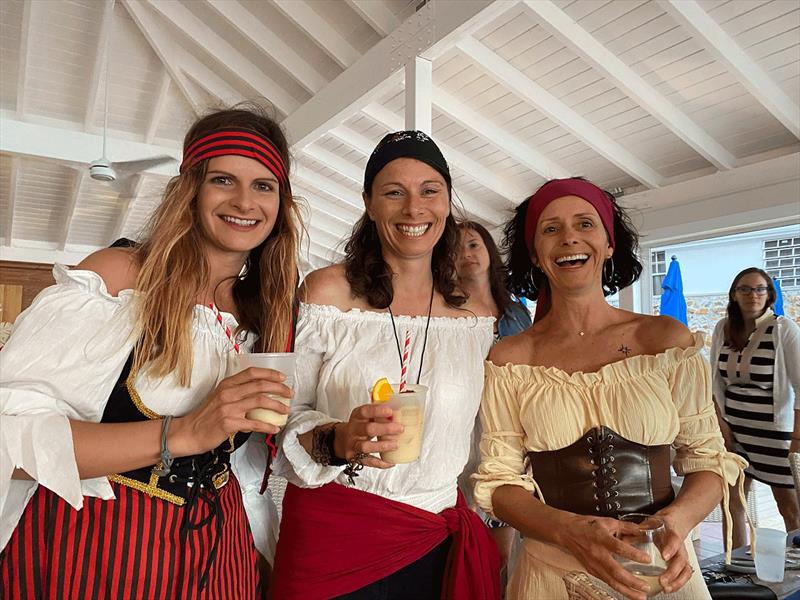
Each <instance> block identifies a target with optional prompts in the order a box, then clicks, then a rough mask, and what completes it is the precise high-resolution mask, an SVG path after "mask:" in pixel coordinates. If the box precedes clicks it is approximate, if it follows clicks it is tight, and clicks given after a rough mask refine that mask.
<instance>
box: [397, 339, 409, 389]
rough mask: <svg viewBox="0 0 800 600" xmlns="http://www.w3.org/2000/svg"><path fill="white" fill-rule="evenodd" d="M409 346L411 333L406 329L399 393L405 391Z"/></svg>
mask: <svg viewBox="0 0 800 600" xmlns="http://www.w3.org/2000/svg"><path fill="white" fill-rule="evenodd" d="M410 346H411V332H410V331H409V330H408V329H406V339H405V342H403V366H402V367H401V368H400V389H399V390H398V391H399V393H401V394H402V393H403V392H405V391H406V379H408V355H409V348H410Z"/></svg>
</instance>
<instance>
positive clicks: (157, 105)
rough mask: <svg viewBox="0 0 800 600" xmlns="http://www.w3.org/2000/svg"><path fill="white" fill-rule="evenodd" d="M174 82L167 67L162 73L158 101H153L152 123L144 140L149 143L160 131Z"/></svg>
mask: <svg viewBox="0 0 800 600" xmlns="http://www.w3.org/2000/svg"><path fill="white" fill-rule="evenodd" d="M171 84H172V78H171V77H170V76H169V71H167V70H166V69H164V70H163V72H162V73H161V84H160V85H159V86H158V95H157V96H156V101H155V102H154V103H153V108H152V110H151V111H150V123H149V124H148V126H147V132H146V133H145V135H144V141H145V143H147V144H152V143H153V140H154V139H155V137H156V132H157V131H158V125H159V124H160V123H161V117H163V116H164V110H165V109H166V106H167V99H168V98H169V86H170V85H171Z"/></svg>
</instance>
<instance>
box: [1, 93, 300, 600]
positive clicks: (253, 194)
mask: <svg viewBox="0 0 800 600" xmlns="http://www.w3.org/2000/svg"><path fill="white" fill-rule="evenodd" d="M288 177H289V152H288V144H287V142H286V139H285V137H284V135H283V132H282V131H281V128H280V126H279V125H278V124H277V123H276V122H275V121H274V120H273V119H272V118H270V117H269V116H267V114H266V112H265V111H264V110H263V109H261V108H260V107H258V106H255V105H254V106H247V105H244V106H242V107H238V108H234V109H230V110H221V111H217V112H213V113H211V114H209V115H207V116H205V117H202V118H201V119H199V120H198V121H196V122H195V123H194V124H193V125H192V127H191V128H190V130H189V132H188V133H187V134H186V137H185V140H184V143H183V161H182V164H181V167H180V174H179V175H178V176H177V177H175V178H173V179H172V180H171V181H170V182H169V184H168V185H167V189H166V192H165V194H164V199H163V201H162V203H161V204H160V206H159V207H158V208H157V209H156V211H155V213H154V215H153V217H152V220H151V222H150V225H149V228H148V231H147V232H146V235H145V237H144V239H143V240H142V242H141V243H140V244H138V245H137V246H135V247H132V248H131V247H129V248H125V247H114V248H107V249H105V250H101V251H99V252H96V253H94V254H92V255H90V256H89V257H87V258H86V259H84V260H83V261H82V262H81V263H80V264H79V265H78V266H77V267H76V268H74V269H72V270H68V269H67V268H65V267H62V266H60V265H56V267H55V268H54V270H53V271H54V275H55V279H56V285H54V286H52V287H50V288H48V289H46V290H44V291H43V292H42V293H41V294H39V296H37V298H36V299H35V300H34V302H33V304H32V305H31V307H30V308H29V309H27V310H26V311H25V312H24V313H22V314H21V315H20V316H19V318H18V319H17V322H16V325H15V328H14V332H13V333H12V335H11V338H10V339H9V341H8V343H7V344H6V345H5V347H4V348H3V350H2V352H0V414H1V415H2V420H0V467H1V470H0V506H2V507H3V520H2V522H1V523H0V548H2V553H1V554H0V597H3V598H23V599H24V598H43V597H47V598H59V599H60V600H64V599H67V600H71V599H74V600H86V599H90V598H91V599H94V598H103V599H120V600H122V599H128V598H181V599H201V598H202V599H203V600H231V599H241V600H249V599H256V598H259V597H261V596H262V594H263V587H262V583H261V573H260V569H259V566H262V567H263V566H264V564H263V563H264V561H263V559H262V560H261V565H259V553H260V554H261V555H262V556H265V557H267V559H270V558H271V556H272V552H273V548H274V544H275V538H276V535H277V532H276V528H277V511H276V509H275V506H274V505H273V504H272V501H271V498H270V497H269V496H262V495H260V494H259V488H260V483H261V480H262V478H263V476H264V469H265V467H266V460H267V454H266V453H267V448H266V446H265V444H264V439H263V435H262V436H261V438H260V439H252V440H249V437H250V432H257V433H260V434H275V433H276V432H277V431H278V428H277V427H275V426H273V425H268V424H264V423H261V422H260V421H253V420H250V419H248V418H246V416H245V415H246V413H247V411H248V410H250V409H253V408H257V407H261V408H267V409H271V410H273V411H277V412H279V413H284V414H285V413H286V412H287V408H286V406H285V405H284V404H283V403H282V402H280V401H278V400H273V399H270V398H269V396H267V394H273V395H278V396H284V397H286V398H289V397H291V391H290V390H289V388H287V387H286V386H285V385H284V384H283V383H282V382H283V381H284V380H285V377H284V376H283V375H282V374H281V373H278V372H276V371H272V370H268V369H247V370H245V371H242V372H240V373H237V374H235V375H231V376H229V374H230V373H231V372H232V370H233V369H231V366H232V365H233V360H232V359H233V358H234V356H233V355H234V354H235V352H236V351H237V350H239V349H241V350H245V351H250V350H252V351H257V352H266V351H282V350H284V349H285V347H286V345H287V340H289V339H290V334H291V330H292V311H293V302H294V300H295V297H296V286H297V279H296V277H297V271H296V259H295V257H296V255H297V250H298V240H297V236H298V233H297V232H298V227H299V225H300V223H299V220H298V215H297V212H296V207H295V202H294V199H293V197H292V192H291V187H290V185H289V178H288ZM123 245H124V244H123ZM253 437H254V438H256V437H258V436H253ZM251 529H252V532H251ZM253 533H255V540H254V537H253Z"/></svg>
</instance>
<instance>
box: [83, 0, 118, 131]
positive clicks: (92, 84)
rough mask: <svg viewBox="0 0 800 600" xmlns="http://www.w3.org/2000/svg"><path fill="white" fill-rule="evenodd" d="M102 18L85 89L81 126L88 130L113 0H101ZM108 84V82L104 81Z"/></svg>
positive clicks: (106, 47) (109, 26)
mask: <svg viewBox="0 0 800 600" xmlns="http://www.w3.org/2000/svg"><path fill="white" fill-rule="evenodd" d="M101 12H102V19H101V21H100V22H101V25H100V34H99V35H98V36H97V51H96V52H95V55H94V65H93V66H92V73H91V75H90V76H89V87H88V89H87V90H86V112H85V114H84V117H83V128H84V129H85V130H86V131H89V128H90V127H91V126H92V121H93V117H94V108H95V106H96V105H97V94H98V93H99V91H100V79H101V76H102V74H103V66H104V65H105V62H106V53H107V51H108V42H107V40H108V36H109V35H111V28H112V23H113V22H114V0H103V7H102V9H101ZM106 85H108V82H106Z"/></svg>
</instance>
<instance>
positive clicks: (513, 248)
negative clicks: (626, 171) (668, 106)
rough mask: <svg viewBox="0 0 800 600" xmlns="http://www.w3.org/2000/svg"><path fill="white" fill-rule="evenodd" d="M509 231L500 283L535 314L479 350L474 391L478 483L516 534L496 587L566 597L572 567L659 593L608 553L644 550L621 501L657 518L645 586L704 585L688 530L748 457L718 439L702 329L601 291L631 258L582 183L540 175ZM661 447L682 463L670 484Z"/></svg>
mask: <svg viewBox="0 0 800 600" xmlns="http://www.w3.org/2000/svg"><path fill="white" fill-rule="evenodd" d="M505 233H506V245H507V247H508V249H509V250H510V253H509V259H508V266H509V270H510V277H509V287H510V288H511V290H512V291H513V292H514V293H515V294H517V295H521V296H526V297H528V298H537V300H538V302H537V310H536V316H535V319H534V324H533V326H532V327H531V328H529V329H528V330H526V331H525V332H524V333H522V334H521V335H518V336H514V337H511V338H506V339H505V340H503V341H501V342H500V343H499V344H497V345H496V346H494V348H493V349H492V351H491V352H490V354H489V362H487V363H486V384H485V387H484V392H483V399H482V403H481V418H482V422H483V429H484V434H483V438H482V441H481V452H482V463H481V466H480V468H479V470H478V474H477V475H475V479H476V488H475V497H476V500H477V501H478V504H479V505H480V506H481V507H482V508H483V509H484V510H486V511H487V512H489V513H490V514H493V515H495V516H496V517H497V518H499V519H502V520H503V521H505V522H506V523H509V524H510V525H512V526H513V527H516V528H517V529H519V530H520V531H521V532H522V534H523V535H524V536H525V539H524V544H523V551H522V553H521V554H522V556H521V557H520V559H519V562H518V564H517V567H516V570H515V571H514V574H513V576H512V578H511V581H510V582H509V586H508V590H507V598H510V599H511V600H522V599H527V598H549V599H557V598H566V597H567V592H566V588H565V585H564V583H563V581H562V575H564V574H565V573H566V572H569V571H587V572H588V573H590V574H591V575H594V576H595V577H597V578H599V579H601V580H602V581H604V582H605V583H606V584H608V585H609V586H610V587H611V588H613V589H614V590H616V591H617V592H620V593H622V594H623V595H625V596H626V597H628V598H634V599H637V600H644V598H645V596H646V594H647V593H648V592H649V593H653V592H656V591H657V590H655V589H651V588H648V586H647V585H646V584H645V583H644V581H643V580H640V579H639V578H637V577H636V576H634V575H633V574H632V573H630V572H628V571H626V570H625V569H624V568H623V567H622V566H621V564H620V562H618V560H617V558H615V557H621V558H622V559H627V560H631V561H639V562H647V560H648V558H649V557H648V555H647V554H646V553H643V552H641V551H639V550H636V549H635V548H634V547H633V546H632V545H630V544H627V543H624V542H623V541H621V540H620V539H618V538H617V536H618V535H619V534H622V533H626V532H631V531H634V530H636V527H635V526H633V525H631V524H630V523H623V522H622V521H619V520H617V518H618V517H620V516H622V515H623V514H626V513H647V514H651V515H653V514H655V515H658V516H659V517H660V518H661V519H662V520H663V522H664V524H665V526H666V542H665V544H664V545H663V546H662V548H661V552H662V554H663V558H664V559H665V560H666V569H665V571H664V572H663V573H662V574H661V575H660V577H659V579H658V584H657V586H660V587H662V588H663V589H664V591H666V592H678V590H680V592H678V593H677V594H676V595H675V596H670V597H671V598H672V597H674V598H687V599H688V598H691V599H692V600H696V599H699V598H708V592H707V591H706V587H705V585H704V583H703V579H702V578H701V577H700V573H699V568H698V565H697V559H696V557H695V556H694V552H693V550H692V546H691V544H690V543H689V542H687V541H686V540H687V537H688V535H689V533H690V532H691V530H692V529H693V528H694V527H695V526H696V525H697V523H699V522H700V521H701V520H702V519H703V518H704V517H705V516H706V515H707V514H708V513H709V512H710V511H711V510H712V509H713V508H714V506H715V505H716V503H717V502H719V500H720V498H722V497H723V496H724V497H725V499H726V500H727V494H728V484H733V483H735V482H736V481H737V479H740V476H741V472H742V467H743V465H744V461H743V460H742V459H741V458H739V457H737V456H735V455H733V454H730V453H728V452H726V451H725V446H724V443H723V440H722V436H721V435H720V432H719V428H718V426H717V423H716V419H715V414H714V408H713V404H712V400H711V376H710V371H709V366H708V363H707V361H706V360H705V359H704V358H703V357H702V355H701V354H700V349H701V348H702V345H703V344H702V338H701V336H700V335H693V334H691V333H689V331H688V330H687V329H686V328H685V327H684V326H683V325H681V324H680V323H678V322H677V321H675V320H673V319H670V318H669V317H653V316H648V315H639V314H635V313H632V312H628V311H625V310H620V309H617V308H614V307H613V306H611V305H610V304H608V302H607V301H606V299H605V296H607V295H610V294H613V293H614V292H616V291H617V290H619V289H621V288H623V287H625V286H627V285H630V284H631V283H633V282H634V281H635V280H636V279H637V278H638V276H639V274H640V272H641V265H640V264H639V262H638V260H637V258H636V254H635V253H636V246H637V234H636V232H635V231H634V230H633V228H632V226H631V225H630V222H629V220H628V218H627V216H626V215H625V213H624V212H623V211H622V209H620V207H618V206H617V205H616V203H615V202H614V199H613V197H612V196H611V195H610V194H607V193H606V192H604V191H603V190H601V189H600V188H598V187H597V186H595V185H594V184H592V183H590V182H588V181H584V180H582V179H561V180H554V181H550V182H548V183H546V184H545V185H543V186H542V187H541V188H540V189H539V190H538V191H537V192H536V193H535V194H534V195H533V196H531V197H530V198H528V199H527V200H526V201H525V202H524V203H522V204H521V205H520V206H519V208H518V209H517V213H516V216H515V217H514V219H513V220H512V221H510V222H509V223H508V225H507V226H506V230H505ZM671 447H674V448H675V449H676V450H677V455H676V456H675V459H674V462H673V466H674V467H675V470H676V471H677V472H678V473H679V474H681V475H685V479H684V483H683V486H682V488H681V491H680V493H679V494H678V496H677V497H675V495H674V493H673V490H672V486H671V483H670V448H671ZM726 505H727V504H726Z"/></svg>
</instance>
